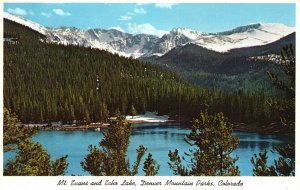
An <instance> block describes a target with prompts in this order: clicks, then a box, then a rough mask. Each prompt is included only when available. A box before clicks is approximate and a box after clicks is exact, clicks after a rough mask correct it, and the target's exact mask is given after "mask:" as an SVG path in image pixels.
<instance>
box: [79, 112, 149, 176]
mask: <svg viewBox="0 0 300 190" xmlns="http://www.w3.org/2000/svg"><path fill="white" fill-rule="evenodd" d="M117 114H118V113H117ZM131 130H132V128H131V125H130V124H128V123H127V122H125V121H124V120H122V118H121V117H120V116H119V115H118V116H117V119H116V120H114V121H110V126H109V127H108V129H107V131H104V132H103V134H104V138H103V139H102V140H101V141H100V143H99V145H100V147H96V146H93V145H90V146H89V147H88V150H89V154H87V155H86V156H85V158H84V161H82V162H81V166H82V168H83V169H84V170H85V171H87V172H89V173H90V174H91V175H94V176H133V175H136V174H137V173H138V169H139V165H140V163H141V160H142V158H143V156H144V154H145V152H146V148H145V147H144V146H140V147H139V148H138V149H137V158H136V161H135V162H134V164H133V165H132V166H131V167H130V163H129V160H127V159H126V155H127V148H128V145H129V137H130V134H131Z"/></svg>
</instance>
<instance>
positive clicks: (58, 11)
mask: <svg viewBox="0 0 300 190" xmlns="http://www.w3.org/2000/svg"><path fill="white" fill-rule="evenodd" d="M53 12H54V13H55V14H57V15H59V16H71V15H72V14H71V13H69V12H65V11H63V10H62V9H53Z"/></svg>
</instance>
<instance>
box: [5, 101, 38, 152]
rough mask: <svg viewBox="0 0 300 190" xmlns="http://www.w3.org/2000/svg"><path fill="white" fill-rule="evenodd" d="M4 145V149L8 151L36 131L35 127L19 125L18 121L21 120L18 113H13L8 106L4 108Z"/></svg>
mask: <svg viewBox="0 0 300 190" xmlns="http://www.w3.org/2000/svg"><path fill="white" fill-rule="evenodd" d="M3 120H4V125H3V145H4V151H8V150H11V149H13V148H14V147H16V146H17V145H18V144H19V143H21V142H23V141H24V140H25V139H27V138H29V137H31V136H32V135H33V134H35V133H36V130H34V129H28V128H25V127H17V126H16V123H17V122H18V121H19V119H18V117H17V115H16V114H15V113H12V112H11V111H10V110H9V109H7V108H6V107H4V108H3Z"/></svg>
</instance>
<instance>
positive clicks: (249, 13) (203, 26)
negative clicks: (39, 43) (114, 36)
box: [4, 3, 296, 36]
mask: <svg viewBox="0 0 300 190" xmlns="http://www.w3.org/2000/svg"><path fill="white" fill-rule="evenodd" d="M295 9H296V7H295V4H293V3H289V4H288V3H287V4H282V3H281V4H279V3H276V4H275V3H274V4H272V3H268V4H261V3H253V4H245V3H243V4H233V3H227V4H226V3H223V4H221V3H219V4H217V3H213V4H207V3H206V4H205V3H187V4H175V3H152V4H150V3H148V4H146V3H143V4H139V3H4V11H5V12H9V13H12V14H15V15H19V16H22V17H25V18H27V19H29V20H32V21H34V22H37V23H39V24H41V25H44V26H48V27H60V26H68V27H76V28H80V29H89V28H103V29H111V28H114V29H117V30H120V31H123V32H127V33H132V34H138V33H145V34H153V35H156V36H162V35H163V34H165V33H167V32H168V31H170V30H172V29H173V28H179V27H180V28H189V29H192V30H197V31H199V32H207V33H210V32H222V31H227V30H231V29H233V28H235V27H238V26H243V25H247V24H251V23H282V24H285V25H287V26H290V27H295V22H296V21H295V19H296V16H295V14H296V10H295Z"/></svg>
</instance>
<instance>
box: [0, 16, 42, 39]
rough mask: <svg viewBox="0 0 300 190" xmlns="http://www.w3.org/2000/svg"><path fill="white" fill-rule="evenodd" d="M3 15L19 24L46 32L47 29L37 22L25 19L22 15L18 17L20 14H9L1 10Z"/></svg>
mask: <svg viewBox="0 0 300 190" xmlns="http://www.w3.org/2000/svg"><path fill="white" fill-rule="evenodd" d="M3 17H4V18H6V19H8V20H11V21H14V22H16V23H19V24H22V25H24V26H27V27H29V28H31V29H33V30H35V31H37V32H39V33H41V34H43V35H45V34H46V31H47V28H46V27H44V26H42V25H40V24H38V23H35V22H32V21H30V20H27V19H25V18H23V17H20V16H16V15H13V14H10V13H7V12H3Z"/></svg>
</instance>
